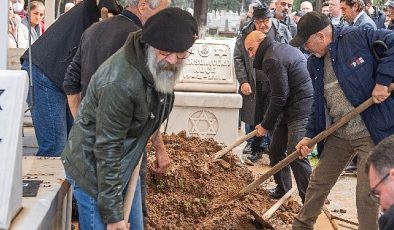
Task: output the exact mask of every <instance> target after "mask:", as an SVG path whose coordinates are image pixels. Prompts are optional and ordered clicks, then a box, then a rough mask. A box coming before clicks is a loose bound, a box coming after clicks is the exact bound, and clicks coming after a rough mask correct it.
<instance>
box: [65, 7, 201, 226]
mask: <svg viewBox="0 0 394 230" xmlns="http://www.w3.org/2000/svg"><path fill="white" fill-rule="evenodd" d="M197 34H198V29H197V23H196V21H195V20H194V18H193V16H192V15H191V14H190V13H188V12H186V11H184V10H181V9H179V8H167V9H165V10H162V11H160V12H159V13H157V14H156V15H154V16H152V17H150V18H149V19H148V20H147V21H146V23H145V24H144V27H143V29H142V31H137V32H135V33H132V34H130V35H129V37H128V39H127V40H126V43H125V45H124V46H123V47H122V48H120V49H119V50H118V51H117V52H116V53H115V54H114V55H112V56H111V57H110V58H109V59H107V60H106V61H105V62H104V63H103V64H102V65H101V66H100V67H99V69H98V70H97V71H96V73H95V74H94V75H93V77H92V80H91V81H90V83H89V86H88V89H87V92H86V96H85V97H84V99H83V100H82V103H81V105H80V108H79V112H78V115H77V117H76V118H75V123H74V126H73V128H72V130H71V132H70V138H69V140H68V142H67V145H66V148H65V150H64V152H63V154H62V159H63V164H64V166H65V169H66V173H67V179H68V180H69V181H70V182H71V184H73V185H74V195H75V197H76V199H77V201H78V205H79V208H78V210H79V211H80V213H79V220H80V224H81V226H82V229H104V228H106V229H126V224H127V223H126V222H125V221H124V219H127V217H125V216H124V215H125V214H124V211H123V209H124V207H123V206H124V205H123V199H124V197H123V195H122V194H123V193H124V192H125V189H126V185H127V184H128V183H129V178H130V175H131V174H132V172H133V171H134V170H135V169H136V165H137V164H138V162H139V161H140V158H141V155H142V153H143V151H144V148H145V145H146V143H147V141H148V139H149V137H150V136H151V135H152V133H153V132H154V131H155V130H157V129H158V128H159V127H160V125H161V123H162V122H163V121H164V119H166V117H167V116H168V114H169V112H170V110H171V108H172V103H173V88H174V85H175V81H176V72H177V71H178V70H179V68H180V67H181V64H182V60H183V59H185V58H187V57H188V56H189V55H190V52H189V51H188V49H189V48H190V47H191V46H192V45H193V43H194V41H195V39H196V38H197ZM137 174H138V173H137ZM81 209H82V211H81ZM84 210H85V212H84ZM90 210H93V212H91V211H90ZM89 211H90V212H89ZM125 211H126V212H127V210H125ZM140 215H141V216H142V213H141V214H140Z"/></svg>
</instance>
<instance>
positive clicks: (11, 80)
mask: <svg viewBox="0 0 394 230" xmlns="http://www.w3.org/2000/svg"><path fill="white" fill-rule="evenodd" d="M27 87H28V77H27V73H26V72H25V71H20V70H0V170H1V173H0V229H8V228H9V225H10V222H11V220H12V218H13V217H14V216H15V215H16V214H17V213H18V212H19V210H20V208H21V206H22V127H23V124H22V119H23V114H24V111H23V103H24V102H25V100H26V96H27V95H26V90H27Z"/></svg>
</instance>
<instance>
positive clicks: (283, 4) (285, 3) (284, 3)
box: [280, 2, 293, 9]
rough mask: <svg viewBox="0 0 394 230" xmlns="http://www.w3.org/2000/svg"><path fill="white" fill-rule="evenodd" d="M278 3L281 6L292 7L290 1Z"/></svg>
mask: <svg viewBox="0 0 394 230" xmlns="http://www.w3.org/2000/svg"><path fill="white" fill-rule="evenodd" d="M280 5H281V6H282V7H286V6H288V7H289V8H290V9H291V8H292V7H293V4H290V3H287V2H281V3H280Z"/></svg>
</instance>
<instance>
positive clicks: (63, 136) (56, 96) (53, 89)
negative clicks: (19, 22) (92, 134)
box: [22, 60, 73, 157]
mask: <svg viewBox="0 0 394 230" xmlns="http://www.w3.org/2000/svg"><path fill="white" fill-rule="evenodd" d="M22 70H26V71H27V72H28V73H29V62H28V61H27V60H26V61H24V62H23V64H22ZM32 75H33V76H31V77H32V80H33V94H34V95H33V97H32V92H31V91H30V92H29V96H28V99H27V103H28V104H29V106H30V107H31V117H32V120H33V126H34V131H35V133H36V137H37V142H38V152H37V154H36V155H37V156H45V157H52V156H56V157H57V156H60V154H61V153H62V152H63V149H64V146H65V143H66V141H67V136H68V132H69V131H70V129H71V126H72V124H73V117H72V115H71V112H70V110H69V108H68V105H67V97H66V95H65V93H64V92H63V90H62V89H59V88H58V87H57V86H56V85H55V84H54V83H53V82H52V81H51V80H49V78H48V77H47V76H46V75H45V74H44V73H43V72H42V71H41V69H39V68H38V67H37V66H35V65H32ZM33 100H34V101H33Z"/></svg>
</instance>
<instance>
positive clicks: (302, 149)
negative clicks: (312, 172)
mask: <svg viewBox="0 0 394 230" xmlns="http://www.w3.org/2000/svg"><path fill="white" fill-rule="evenodd" d="M310 141H311V139H310V138H308V137H304V138H302V140H301V141H300V142H298V144H297V145H296V146H295V148H296V149H297V151H298V153H299V155H300V159H302V158H305V157H307V156H308V154H309V153H311V152H312V150H313V149H314V148H315V146H316V145H315V146H313V148H309V147H308V144H309V142H310Z"/></svg>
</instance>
